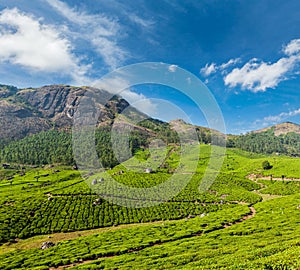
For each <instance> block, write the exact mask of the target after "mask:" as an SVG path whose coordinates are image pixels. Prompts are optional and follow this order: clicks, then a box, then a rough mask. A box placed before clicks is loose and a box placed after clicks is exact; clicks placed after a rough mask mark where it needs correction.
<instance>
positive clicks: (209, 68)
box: [200, 58, 240, 77]
mask: <svg viewBox="0 0 300 270" xmlns="http://www.w3.org/2000/svg"><path fill="white" fill-rule="evenodd" d="M239 61H240V58H235V59H230V60H229V61H227V62H226V63H223V64H221V65H219V66H218V65H217V64H216V63H211V64H210V65H209V64H208V63H207V64H206V65H205V67H203V68H201V70H200V73H201V74H202V75H203V76H205V77H208V76H210V75H211V74H213V73H216V72H217V71H221V72H222V74H223V73H226V68H228V67H230V66H233V65H235V64H237V63H238V62H239Z"/></svg>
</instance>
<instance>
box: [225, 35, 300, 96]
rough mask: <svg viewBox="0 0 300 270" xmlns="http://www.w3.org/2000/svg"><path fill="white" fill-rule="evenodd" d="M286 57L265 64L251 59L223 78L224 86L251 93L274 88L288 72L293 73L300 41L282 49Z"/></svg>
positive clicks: (298, 59)
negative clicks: (246, 90) (237, 87)
mask: <svg viewBox="0 0 300 270" xmlns="http://www.w3.org/2000/svg"><path fill="white" fill-rule="evenodd" d="M283 51H284V53H285V54H286V57H282V58H280V59H279V60H278V61H277V62H274V63H266V62H263V61H258V60H257V59H256V58H253V59H251V60H250V61H249V62H248V63H246V64H245V65H244V66H243V67H241V68H235V69H233V70H232V71H231V72H230V73H229V74H227V75H226V76H225V77H224V83H225V85H228V86H229V87H236V86H238V85H240V86H241V87H242V88H243V89H248V90H250V91H253V92H259V91H265V90H266V89H267V88H275V87H276V86H277V85H278V84H279V83H280V82H281V81H283V80H286V79H287V75H288V74H289V72H291V71H293V69H294V68H295V66H296V65H297V64H298V63H299V62H300V39H297V40H292V41H291V42H290V43H289V44H288V45H287V46H285V48H284V49H283Z"/></svg>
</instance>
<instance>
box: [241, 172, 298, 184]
mask: <svg viewBox="0 0 300 270" xmlns="http://www.w3.org/2000/svg"><path fill="white" fill-rule="evenodd" d="M246 178H248V179H250V180H252V181H255V182H256V183H257V184H259V185H260V184H261V183H258V182H257V180H269V181H272V180H273V181H298V182H299V181H300V178H285V177H284V178H282V177H272V178H271V176H262V175H255V174H249V175H247V176H246Z"/></svg>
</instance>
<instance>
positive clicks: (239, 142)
mask: <svg viewBox="0 0 300 270" xmlns="http://www.w3.org/2000/svg"><path fill="white" fill-rule="evenodd" d="M227 147H236V148H240V149H242V150H245V151H250V152H255V153H264V154H273V153H279V154H285V155H290V156H299V155H300V134H297V133H293V132H290V133H287V134H282V135H279V136H275V134H274V131H273V130H268V131H265V132H261V133H248V134H245V135H241V136H236V137H234V138H231V139H228V140H227Z"/></svg>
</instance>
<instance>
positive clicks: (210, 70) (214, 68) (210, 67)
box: [200, 63, 217, 76]
mask: <svg viewBox="0 0 300 270" xmlns="http://www.w3.org/2000/svg"><path fill="white" fill-rule="evenodd" d="M215 72H217V66H216V64H215V63H211V64H210V65H208V64H206V65H205V67H203V68H201V70H200V73H201V74H203V75H204V76H209V75H211V74H212V73H215Z"/></svg>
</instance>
